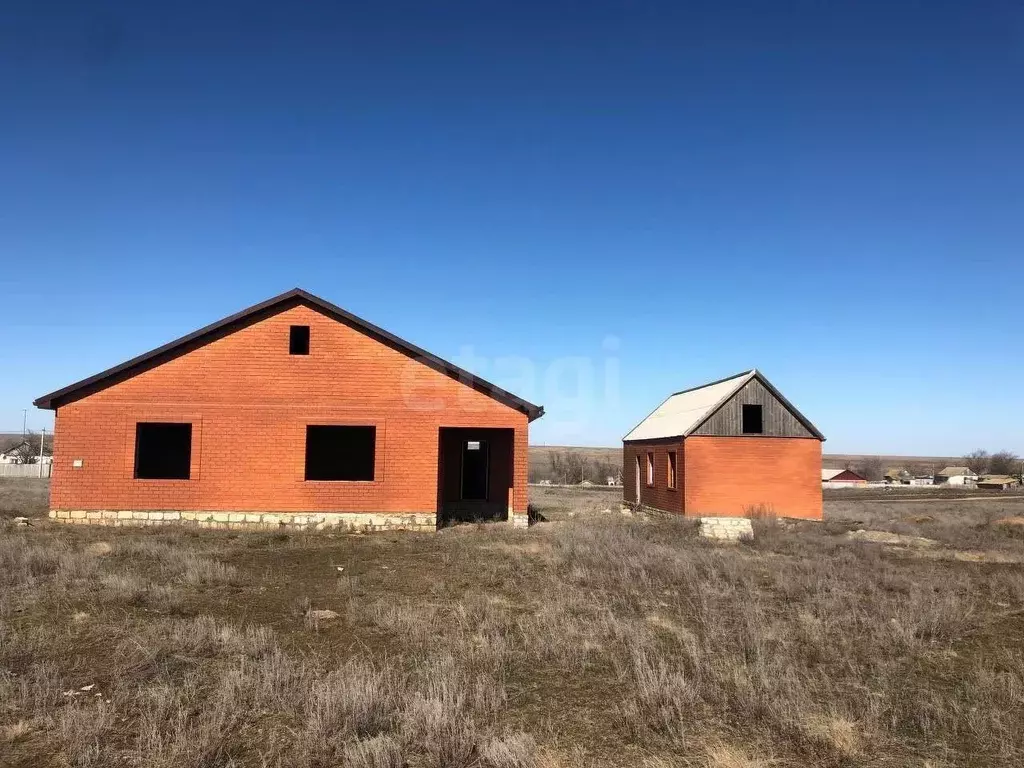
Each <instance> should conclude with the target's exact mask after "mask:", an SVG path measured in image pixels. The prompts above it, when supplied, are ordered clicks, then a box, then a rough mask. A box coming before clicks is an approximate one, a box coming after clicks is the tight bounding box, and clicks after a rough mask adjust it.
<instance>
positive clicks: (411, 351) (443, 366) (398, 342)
mask: <svg viewBox="0 0 1024 768" xmlns="http://www.w3.org/2000/svg"><path fill="white" fill-rule="evenodd" d="M292 301H295V302H297V303H305V304H308V305H309V306H311V307H312V308H313V309H316V310H318V311H319V312H321V313H323V314H325V315H327V316H328V317H330V318H331V319H333V320H335V321H337V322H340V323H344V324H346V325H348V326H350V327H353V328H355V329H356V330H358V331H360V332H361V333H364V334H366V335H367V336H369V337H370V338H373V339H375V340H376V341H378V342H380V343H382V344H385V345H387V346H390V347H391V348H393V349H396V350H397V351H399V352H402V353H404V354H406V355H408V356H409V357H410V358H412V359H414V360H417V361H418V362H420V363H423V364H424V365H426V366H428V367H430V368H433V369H434V370H436V371H438V372H440V373H444V374H445V375H447V376H450V377H451V378H454V379H455V380H456V381H459V382H461V383H463V384H466V385H467V386H469V387H472V388H473V389H476V390H477V391H479V392H482V393H483V394H486V395H488V396H490V397H493V398H494V399H495V400H498V401H499V402H501V403H503V404H505V405H507V406H509V407H510V408H514V409H515V410H518V411H521V412H522V413H525V414H526V415H527V416H528V417H529V419H530V421H533V420H534V419H537V418H540V417H541V416H543V415H544V408H543V407H542V406H539V405H534V404H533V403H531V402H529V401H527V400H523V399H522V398H520V397H517V396H516V395H513V394H512V393H511V392H507V391H506V390H504V389H502V388H501V387H499V386H497V385H496V384H492V383H491V382H489V381H487V380H486V379H483V378H481V377H479V376H477V375H476V374H473V373H470V372H469V371H467V370H465V369H463V368H460V367H458V366H457V365H455V364H454V363H450V362H448V361H447V360H444V359H443V358H440V357H438V356H437V355H434V354H431V353H430V352H427V351H426V350H425V349H423V348H421V347H418V346H416V345H415V344H413V343H411V342H408V341H406V340H405V339H402V338H400V337H398V336H396V335H394V334H393V333H390V332H388V331H386V330H384V329H383V328H381V327H379V326H377V325H374V324H373V323H371V322H369V321H367V320H363V319H362V318H361V317H358V316H357V315H354V314H352V313H351V312H348V311H347V310H345V309H342V308H341V307H339V306H337V305H336V304H332V303H331V302H329V301H326V300H324V299H321V298H320V297H319V296H316V295H314V294H312V293H309V292H308V291H306V290H304V289H302V288H292V289H291V290H289V291H285V292H284V293H281V294H278V295H277V296H272V297H271V298H269V299H266V300H265V301H261V302H259V303H258V304H253V305H252V306H251V307H247V308H246V309H243V310H241V311H240V312H236V313H234V314H233V315H228V316H227V317H225V318H223V319H221V320H218V321H216V322H214V323H211V324H209V325H206V326H203V327H202V328H199V329H198V330H196V331H193V332H192V333H189V334H186V335H185V336H181V337H180V338H177V339H175V340H173V341H170V342H168V343H166V344H164V345H162V346H159V347H157V348H155V349H151V350H150V351H149V352H144V353H143V354H141V355H138V356H137V357H133V358H131V359H130V360H127V361H125V362H123V363H121V364H120V365H115V366H114V367H112V368H108V369H106V370H104V371H101V372H99V373H97V374H95V375H93V376H89V377H87V378H84V379H82V380H80V381H77V382H75V383H74V384H70V385H68V386H66V387H63V388H61V389H58V390H55V391H53V392H50V393H49V394H46V395H43V396H42V397H39V398H37V399H36V400H35V401H33V405H35V406H36V407H38V408H46V409H51V410H56V409H57V408H58V407H60V406H61V405H64V404H65V403H67V402H69V401H70V400H72V399H78V398H76V397H75V395H76V394H79V393H80V392H82V390H89V391H88V392H87V393H86V394H90V393H91V392H96V391H100V390H102V389H105V388H106V387H107V386H111V385H112V384H115V383H118V382H119V381H124V380H125V379H127V378H130V377H131V376H133V375H135V373H136V372H141V371H142V370H149V369H150V368H154V367H156V366H158V365H161V364H162V363H164V362H167V361H168V360H173V359H174V358H176V357H179V356H180V355H183V354H187V353H188V352H191V351H193V350H194V349H198V348H200V347H202V346H205V345H206V344H208V343H209V342H211V341H214V340H215V339H217V338H221V337H222V336H226V335H228V334H230V333H234V332H235V331H237V330H239V329H241V328H243V327H246V326H247V325H249V324H251V322H258V321H259V320H260V319H265V317H272V316H273V315H276V314H278V313H279V312H280V311H283V309H284V308H286V307H283V306H282V305H286V304H288V303H290V302H292ZM264 313H265V317H263V315H264ZM253 318H255V319H253ZM250 321H251V322H250ZM111 380H113V381H111ZM108 382H109V383H108ZM82 396H83V397H84V396H85V395H82ZM55 401H59V402H55Z"/></svg>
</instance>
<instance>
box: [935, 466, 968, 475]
mask: <svg viewBox="0 0 1024 768" xmlns="http://www.w3.org/2000/svg"><path fill="white" fill-rule="evenodd" d="M935 474H937V475H942V476H943V477H955V476H956V475H969V476H973V475H975V474H976V473H974V472H972V471H971V469H970V467H946V468H945V469H944V470H942V471H941V472H936V473H935Z"/></svg>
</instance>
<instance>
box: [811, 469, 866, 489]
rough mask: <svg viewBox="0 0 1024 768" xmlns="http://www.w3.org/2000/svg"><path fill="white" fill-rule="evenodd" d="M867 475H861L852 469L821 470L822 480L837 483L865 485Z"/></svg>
mask: <svg viewBox="0 0 1024 768" xmlns="http://www.w3.org/2000/svg"><path fill="white" fill-rule="evenodd" d="M867 481H868V480H867V478H866V477H861V476H860V475H858V474H857V473H856V472H854V471H853V470H852V469H823V470H821V482H823V483H834V484H836V485H864V484H865V483H867Z"/></svg>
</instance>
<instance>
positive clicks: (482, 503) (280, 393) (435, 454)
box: [35, 289, 544, 530]
mask: <svg viewBox="0 0 1024 768" xmlns="http://www.w3.org/2000/svg"><path fill="white" fill-rule="evenodd" d="M35 404H36V405H37V406H39V407H40V408H48V409H51V410H53V411H55V435H54V467H53V476H52V485H51V493H50V507H51V512H50V516H51V517H54V518H56V519H60V520H68V521H73V522H83V523H85V522H95V523H101V524H114V525H118V524H154V523H163V522H168V521H170V522H187V523H190V524H194V525H198V526H201V527H241V526H244V525H258V526H262V527H278V526H282V525H284V526H296V527H325V526H330V525H344V526H348V527H371V528H416V529H431V530H432V529H433V528H434V527H435V524H437V523H439V522H442V521H444V520H446V519H452V518H466V517H472V518H480V517H485V518H500V519H504V518H506V517H507V518H508V519H509V520H510V521H511V522H514V523H515V524H521V525H525V523H526V514H527V509H526V505H527V497H526V476H527V466H526V463H527V434H528V425H529V423H530V422H531V421H533V420H534V419H536V418H538V417H540V416H541V415H543V412H544V411H543V409H542V408H540V407H539V406H536V405H533V404H531V403H528V402H526V401H525V400H522V399H520V398H518V397H516V396H515V395H512V394H509V393H508V392H505V391H503V390H502V389H500V388H498V387H497V386H495V385H493V384H490V383H488V382H486V381H484V380H482V379H480V378H479V377H477V376H474V375H473V374H471V373H469V372H467V371H464V370H462V369H460V368H458V367H456V366H455V365H453V364H451V363H449V362H446V361H444V360H442V359H440V358H438V357H436V356H434V355H432V354H430V353H429V352H426V351H424V350H422V349H420V348H418V347H416V346H413V345H412V344H410V343H409V342H407V341H404V340H402V339H400V338H398V337H397V336H394V335H392V334H390V333H388V332H387V331H385V330H383V329H381V328H378V327H377V326H374V325H371V324H370V323H368V322H366V321H365V320H361V319H360V318H358V317H355V316H354V315H352V314H350V313H348V312H346V311H345V310H343V309H341V308H340V307H337V306H334V305H333V304H330V303H328V302H326V301H324V300H323V299H320V298H317V297H316V296H313V295H311V294H309V293H306V292H305V291H302V290H298V289H296V290H293V291H289V292H288V293H284V294H282V295H280V296H277V297H275V298H272V299H269V300H268V301H265V302H263V303H261V304H257V305H256V306H253V307H250V308H249V309H246V310H243V311H242V312H239V313H238V314H235V315H232V316H231V317H227V318H225V319H223V320H221V321H219V322H216V323H214V324H212V325H209V326H207V327H205V328H201V329H200V330H198V331H196V332H194V333H191V334H189V335H188V336H185V337H183V338H180V339H178V340H177V341H172V342H171V343H169V344H166V345H164V346H162V347H159V348H158V349H154V350H153V351H151V352H147V353H146V354H144V355H141V356H139V357H136V358H134V359H132V360H129V361H128V362H126V363H123V364H122V365H118V366H116V367H114V368H111V369H110V370H107V371H104V372H102V373H99V374H97V375H95V376H91V377H89V378H87V379H84V380H82V381H80V382H78V383H76V384H72V385H71V386H68V387H65V388H63V389H60V390H58V391H56V392H52V393H50V394H48V395H45V396H43V397H41V398H39V399H38V400H36V402H35Z"/></svg>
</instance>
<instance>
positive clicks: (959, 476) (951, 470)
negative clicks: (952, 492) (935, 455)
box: [935, 467, 978, 485]
mask: <svg viewBox="0 0 1024 768" xmlns="http://www.w3.org/2000/svg"><path fill="white" fill-rule="evenodd" d="M977 481H978V474H977V473H976V472H972V471H971V469H970V468H969V467H946V468H945V469H943V470H942V471H941V472H936V473H935V484H936V485H974V483H976V482H977Z"/></svg>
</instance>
